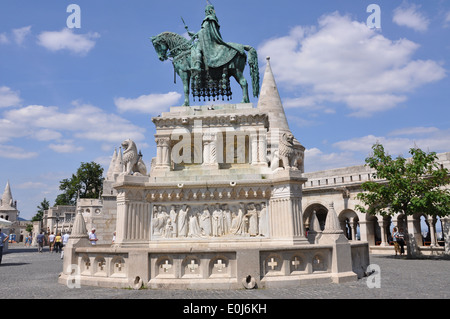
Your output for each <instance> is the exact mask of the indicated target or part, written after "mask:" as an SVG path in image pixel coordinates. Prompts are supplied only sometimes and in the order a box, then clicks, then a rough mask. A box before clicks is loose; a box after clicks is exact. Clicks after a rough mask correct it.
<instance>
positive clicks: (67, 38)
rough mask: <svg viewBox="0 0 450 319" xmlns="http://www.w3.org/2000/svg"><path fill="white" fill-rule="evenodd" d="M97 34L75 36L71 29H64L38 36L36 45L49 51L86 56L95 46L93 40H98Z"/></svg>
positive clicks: (98, 35)
mask: <svg viewBox="0 0 450 319" xmlns="http://www.w3.org/2000/svg"><path fill="white" fill-rule="evenodd" d="M99 37H100V34H98V33H97V32H94V33H92V32H89V33H87V34H75V33H74V32H73V31H72V29H67V28H64V29H62V30H61V31H45V32H42V33H41V34H39V35H38V44H39V45H41V46H43V47H45V48H46V49H48V50H50V51H60V50H68V51H70V52H72V53H75V54H79V55H86V54H87V53H88V52H89V51H91V50H92V49H93V48H94V46H95V43H96V42H95V39H97V38H99Z"/></svg>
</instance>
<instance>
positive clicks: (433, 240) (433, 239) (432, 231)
mask: <svg viewBox="0 0 450 319" xmlns="http://www.w3.org/2000/svg"><path fill="white" fill-rule="evenodd" d="M428 225H429V226H430V229H429V230H430V238H431V243H430V246H431V247H438V246H439V245H438V243H437V238H436V227H435V226H436V218H435V217H428Z"/></svg>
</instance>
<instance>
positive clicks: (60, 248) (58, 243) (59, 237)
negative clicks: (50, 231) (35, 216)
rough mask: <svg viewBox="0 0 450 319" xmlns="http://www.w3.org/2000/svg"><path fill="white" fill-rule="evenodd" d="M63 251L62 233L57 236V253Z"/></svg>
mask: <svg viewBox="0 0 450 319" xmlns="http://www.w3.org/2000/svg"><path fill="white" fill-rule="evenodd" d="M61 250H62V237H61V233H57V234H56V236H55V253H58V252H60V251H61Z"/></svg>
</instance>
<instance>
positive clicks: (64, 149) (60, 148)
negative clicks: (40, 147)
mask: <svg viewBox="0 0 450 319" xmlns="http://www.w3.org/2000/svg"><path fill="white" fill-rule="evenodd" d="M48 147H49V148H50V149H51V150H53V151H55V152H57V153H76V152H81V151H82V150H83V147H81V146H75V145H74V144H73V141H67V142H65V143H62V144H50V145H49V146H48Z"/></svg>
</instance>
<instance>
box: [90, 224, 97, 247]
mask: <svg viewBox="0 0 450 319" xmlns="http://www.w3.org/2000/svg"><path fill="white" fill-rule="evenodd" d="M89 240H90V242H91V244H92V245H96V244H97V241H98V239H97V235H96V234H95V228H92V230H91V232H90V233H89Z"/></svg>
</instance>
